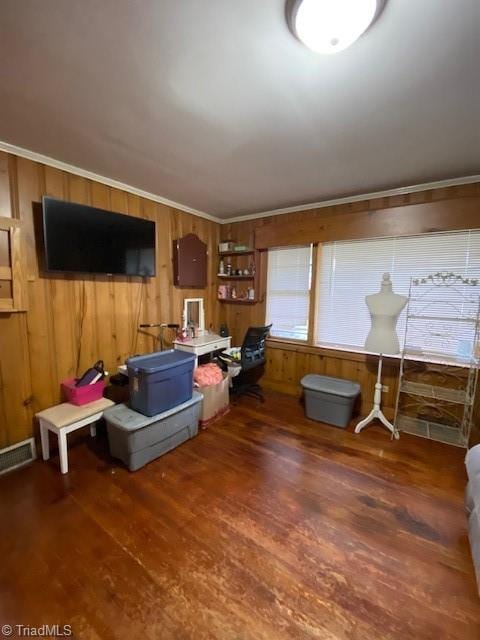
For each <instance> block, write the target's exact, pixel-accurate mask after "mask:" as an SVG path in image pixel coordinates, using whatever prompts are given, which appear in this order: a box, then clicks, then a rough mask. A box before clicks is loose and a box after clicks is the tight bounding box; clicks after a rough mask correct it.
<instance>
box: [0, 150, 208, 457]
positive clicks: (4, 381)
mask: <svg viewBox="0 0 480 640" xmlns="http://www.w3.org/2000/svg"><path fill="white" fill-rule="evenodd" d="M44 194H46V195H50V196H54V197H57V198H61V199H65V200H69V201H72V202H79V203H84V204H88V205H92V206H96V207H100V208H103V209H108V210H111V211H116V212H119V213H127V214H129V215H132V216H141V217H143V218H149V219H151V220H155V221H156V222H157V276H156V277H155V278H151V279H145V280H143V279H141V278H132V277H128V278H127V277H124V278H122V277H117V276H115V277H104V276H93V277H83V276H80V275H79V276H77V275H75V276H67V275H60V276H57V275H55V277H52V276H51V275H47V274H45V273H44V272H43V271H42V268H41V255H42V250H41V246H40V240H39V238H38V232H37V231H38V230H37V226H38V225H37V223H38V220H35V218H36V217H38V203H40V201H41V197H42V196H43V195H44ZM0 217H11V218H14V219H16V222H15V223H16V224H18V225H19V226H20V227H21V232H22V242H23V251H22V255H23V259H24V261H25V265H26V270H27V276H28V278H27V280H28V284H27V292H26V293H27V300H28V311H27V312H25V313H12V314H7V313H0V448H2V447H5V446H8V445H9V444H13V443H15V442H18V441H20V440H22V439H24V438H27V437H29V436H31V434H32V431H33V415H34V414H35V413H36V412H37V411H39V410H41V409H43V408H45V407H48V406H50V405H52V404H55V403H57V402H58V401H59V400H60V386H59V385H60V381H61V380H63V379H65V378H68V377H73V376H75V375H77V374H78V373H79V372H80V371H82V370H84V369H85V368H87V367H88V366H90V365H91V364H92V363H93V362H94V361H96V360H98V359H99V358H102V359H103V360H104V361H105V364H106V366H107V368H108V369H109V371H110V372H115V370H116V367H117V365H118V364H120V363H122V362H124V361H125V359H126V358H127V357H128V356H130V355H132V354H134V353H145V352H148V351H151V350H152V349H154V348H156V346H157V342H156V337H157V335H158V334H157V332H156V330H151V331H150V330H148V331H147V333H143V332H140V331H138V329H137V327H138V324H140V323H142V322H180V319H181V311H182V308H183V299H184V298H188V297H203V298H204V299H205V316H206V317H205V321H206V325H207V326H209V325H210V324H212V325H213V326H214V327H217V326H218V320H219V311H218V303H217V284H216V279H215V274H216V269H217V263H218V258H217V249H218V240H219V228H220V225H218V224H217V223H216V222H210V221H208V220H206V219H203V218H200V217H197V216H193V215H190V214H188V213H184V212H181V211H178V210H176V209H173V208H170V207H167V206H165V205H162V204H159V203H156V202H153V201H151V200H148V199H145V198H141V197H139V196H136V195H132V194H130V193H127V192H125V191H121V190H118V189H114V188H111V187H108V186H106V185H104V184H101V183H98V182H94V181H92V180H87V179H85V178H81V177H78V176H75V175H72V174H69V173H67V172H64V171H60V170H58V169H54V168H51V167H48V166H45V165H42V164H38V163H35V162H32V161H30V160H26V159H23V158H20V157H16V156H12V155H7V154H3V153H2V154H0ZM190 232H192V233H196V234H197V235H198V236H199V237H200V238H201V239H202V240H203V241H204V242H206V243H207V245H208V252H209V262H208V284H207V288H206V289H204V290H198V289H196V290H189V289H178V288H176V287H174V286H173V284H172V279H173V273H172V262H171V260H172V240H173V239H175V238H177V237H180V236H183V235H185V234H186V233H190Z"/></svg>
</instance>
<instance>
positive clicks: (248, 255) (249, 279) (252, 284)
mask: <svg viewBox="0 0 480 640" xmlns="http://www.w3.org/2000/svg"><path fill="white" fill-rule="evenodd" d="M258 256H259V252H258V251H256V250H255V249H245V250H244V251H221V252H220V253H219V259H220V260H224V258H228V261H227V262H228V263H229V264H230V265H231V267H232V270H233V271H237V270H239V271H242V272H243V271H245V270H248V271H253V273H249V275H247V276H246V275H243V273H242V274H241V275H240V274H239V275H236V274H234V273H231V274H230V275H228V274H226V273H217V280H218V282H229V281H232V282H238V283H239V285H238V287H237V286H235V285H234V284H231V285H223V287H222V288H223V289H225V291H224V292H223V293H224V295H225V294H226V295H227V296H229V297H227V298H221V297H219V298H218V300H219V302H223V303H224V304H244V305H254V304H257V302H258V287H259V285H260V279H259V267H260V265H259V259H258ZM235 258H238V260H236V259H235ZM241 282H244V283H246V284H244V285H243V286H242V285H241V284H240V283H241ZM232 288H235V290H236V293H237V297H235V298H232V297H230V294H231V293H232ZM250 289H253V293H254V294H255V297H254V298H253V300H252V299H251V298H248V297H247V295H248V292H249V290H250Z"/></svg>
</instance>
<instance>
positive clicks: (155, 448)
mask: <svg viewBox="0 0 480 640" xmlns="http://www.w3.org/2000/svg"><path fill="white" fill-rule="evenodd" d="M201 403H202V396H201V394H200V393H198V392H196V391H194V392H193V395H192V397H191V398H190V400H187V402H184V403H182V404H180V405H177V406H176V407H174V408H173V409H169V410H168V411H164V412H163V413H159V414H158V415H156V416H151V417H147V416H144V415H143V414H141V413H137V412H136V411H134V410H133V409H130V408H129V407H128V406H127V405H125V404H121V405H117V406H115V407H112V408H111V409H109V410H108V411H105V413H104V418H105V420H106V422H107V432H108V442H109V446H110V453H111V454H112V456H114V457H115V458H119V459H120V460H122V462H124V463H125V464H126V465H127V467H128V468H129V469H130V471H136V470H137V469H140V467H143V466H144V465H145V464H147V462H151V461H152V460H154V459H155V458H158V457H160V456H162V455H163V454H164V453H167V452H168V451H171V450H172V449H174V448H175V447H177V446H178V445H179V444H182V442H185V441H186V440H189V439H190V438H193V437H194V436H196V435H197V433H198V420H199V416H200V407H201Z"/></svg>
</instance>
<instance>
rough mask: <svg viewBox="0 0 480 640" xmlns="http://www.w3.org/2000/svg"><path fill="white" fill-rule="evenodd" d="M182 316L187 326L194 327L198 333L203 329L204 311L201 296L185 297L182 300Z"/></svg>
mask: <svg viewBox="0 0 480 640" xmlns="http://www.w3.org/2000/svg"><path fill="white" fill-rule="evenodd" d="M183 317H184V318H185V325H186V326H187V327H195V333H196V334H198V333H199V332H201V331H204V330H205V313H204V309H203V298H185V300H184V301H183Z"/></svg>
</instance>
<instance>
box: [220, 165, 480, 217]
mask: <svg viewBox="0 0 480 640" xmlns="http://www.w3.org/2000/svg"><path fill="white" fill-rule="evenodd" d="M475 182H480V175H473V176H464V177H462V178H449V179H447V180H437V181H436V182H424V183H422V184H415V185H410V186H407V187H397V188H396V189H385V190H384V191H372V192H370V193H359V194H358V195H354V196H346V197H344V198H334V199H332V200H321V201H320V202H311V203H307V204H299V205H296V206H294V207H285V208H283V209H272V210H271V211H260V212H258V213H248V214H246V215H244V216H235V217H234V218H221V220H220V222H221V224H230V223H232V222H243V221H244V220H257V219H259V218H269V217H270V216H280V215H284V214H285V213H298V212H299V211H310V210H312V209H322V208H323V207H333V206H334V205H337V204H350V203H351V202H361V201H362V200H373V199H374V198H387V197H391V196H404V195H407V194H409V193H417V192H419V191H429V190H430V189H442V188H443V189H444V188H446V187H459V186H461V185H464V184H474V183H475Z"/></svg>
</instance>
